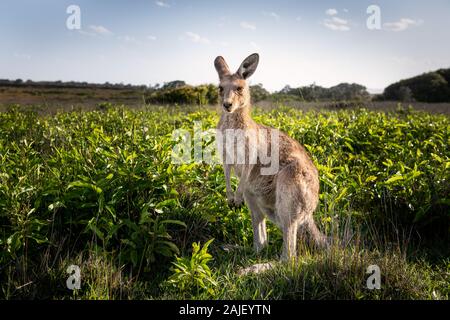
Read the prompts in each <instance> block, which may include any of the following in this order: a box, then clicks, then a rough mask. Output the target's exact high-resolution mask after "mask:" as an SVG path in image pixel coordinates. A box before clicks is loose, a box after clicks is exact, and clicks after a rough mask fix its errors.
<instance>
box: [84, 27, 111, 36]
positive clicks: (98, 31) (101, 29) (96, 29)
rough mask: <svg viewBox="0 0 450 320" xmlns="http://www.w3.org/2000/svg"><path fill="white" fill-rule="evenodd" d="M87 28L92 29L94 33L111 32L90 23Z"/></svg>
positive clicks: (104, 33) (106, 33)
mask: <svg viewBox="0 0 450 320" xmlns="http://www.w3.org/2000/svg"><path fill="white" fill-rule="evenodd" d="M89 29H90V30H92V31H94V32H95V33H96V34H100V35H111V34H113V33H112V32H111V31H109V30H108V29H107V28H105V27H104V26H95V25H91V26H89Z"/></svg>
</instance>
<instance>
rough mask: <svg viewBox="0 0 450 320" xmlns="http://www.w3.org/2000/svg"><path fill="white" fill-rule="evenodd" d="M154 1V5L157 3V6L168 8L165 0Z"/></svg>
mask: <svg viewBox="0 0 450 320" xmlns="http://www.w3.org/2000/svg"><path fill="white" fill-rule="evenodd" d="M155 3H156V5H157V6H158V7H161V8H170V4H168V3H167V2H164V1H156V2H155Z"/></svg>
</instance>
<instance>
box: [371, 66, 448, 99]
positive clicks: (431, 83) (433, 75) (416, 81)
mask: <svg viewBox="0 0 450 320" xmlns="http://www.w3.org/2000/svg"><path fill="white" fill-rule="evenodd" d="M379 98H380V99H385V100H399V101H421V102H450V69H439V70H437V71H434V72H428V73H424V74H421V75H419V76H415V77H412V78H409V79H405V80H401V81H399V82H396V83H394V84H391V85H390V86H388V87H387V88H386V89H385V90H384V92H383V95H382V96H381V97H379Z"/></svg>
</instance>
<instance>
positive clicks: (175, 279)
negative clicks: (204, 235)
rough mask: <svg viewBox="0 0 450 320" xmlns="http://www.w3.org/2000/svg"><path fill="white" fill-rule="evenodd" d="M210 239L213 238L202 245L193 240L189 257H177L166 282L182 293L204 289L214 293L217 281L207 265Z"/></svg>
mask: <svg viewBox="0 0 450 320" xmlns="http://www.w3.org/2000/svg"><path fill="white" fill-rule="evenodd" d="M212 241H213V239H211V240H209V241H207V242H206V243H205V244H204V245H203V247H200V243H196V242H194V243H193V244H192V255H191V257H177V258H176V261H175V262H173V265H174V267H173V268H172V271H173V274H172V275H171V276H170V277H169V279H168V282H169V283H170V284H172V285H174V286H175V287H176V288H178V289H179V290H180V291H181V292H183V293H186V292H192V291H195V292H196V293H197V294H198V292H199V291H200V290H205V291H207V292H208V293H209V294H211V295H214V287H216V286H217V282H216V281H215V280H214V277H213V275H212V272H211V270H210V269H209V266H208V262H210V261H211V260H212V256H211V254H209V253H208V246H209V245H210V244H211V242H212Z"/></svg>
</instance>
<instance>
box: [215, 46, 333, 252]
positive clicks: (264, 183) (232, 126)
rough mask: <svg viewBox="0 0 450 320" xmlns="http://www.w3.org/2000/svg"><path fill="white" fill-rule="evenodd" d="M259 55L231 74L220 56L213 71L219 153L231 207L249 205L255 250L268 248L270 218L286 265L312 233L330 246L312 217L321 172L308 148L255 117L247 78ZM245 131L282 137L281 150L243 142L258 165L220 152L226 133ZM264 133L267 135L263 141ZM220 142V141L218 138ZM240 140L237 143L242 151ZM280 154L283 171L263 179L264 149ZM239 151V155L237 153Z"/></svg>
mask: <svg viewBox="0 0 450 320" xmlns="http://www.w3.org/2000/svg"><path fill="white" fill-rule="evenodd" d="M258 62H259V55H258V54H257V53H254V54H252V55H250V56H248V57H247V58H246V59H245V60H244V61H243V62H242V64H241V65H240V67H239V69H238V70H237V71H236V72H235V73H231V72H230V69H229V67H228V65H227V63H226V62H225V59H224V58H223V57H221V56H218V57H217V58H216V59H215V60H214V66H215V68H216V70H217V73H218V75H219V81H220V85H219V96H220V103H221V105H222V108H221V109H222V112H221V116H220V120H219V123H218V127H217V129H218V133H220V134H221V138H220V139H222V141H218V143H219V154H220V155H221V157H222V161H223V168H224V173H225V179H226V193H227V202H228V204H229V205H230V206H240V205H242V203H243V202H244V201H245V203H246V204H247V206H248V208H249V209H250V212H251V218H252V227H253V245H254V249H255V250H256V252H257V253H259V252H260V251H261V250H262V249H263V248H264V247H265V246H266V245H267V232H266V220H265V219H266V217H267V218H268V219H269V220H271V221H272V222H274V223H275V224H276V225H277V226H278V227H279V228H280V229H281V230H282V232H283V250H282V254H281V259H282V260H290V259H291V258H293V257H295V256H296V254H297V236H298V235H299V236H300V235H302V234H303V231H307V232H308V233H309V235H310V237H311V238H312V240H314V242H315V244H316V245H317V246H319V247H327V246H328V243H327V238H326V237H325V235H324V234H322V233H321V232H320V231H319V229H318V228H317V226H316V224H315V223H314V220H313V212H314V211H315V209H316V207H317V204H318V202H319V176H318V171H317V168H316V167H315V165H314V163H313V162H312V160H311V158H310V156H309V155H308V153H307V151H306V150H305V148H304V147H303V146H301V145H300V144H299V143H298V142H297V141H296V140H294V139H292V138H290V137H289V136H288V135H287V134H285V133H283V132H281V131H279V130H277V129H273V128H270V127H267V126H264V125H261V124H258V123H256V122H255V121H254V120H253V119H252V117H251V102H250V89H249V86H248V84H247V81H246V80H247V79H248V78H249V77H250V76H251V75H252V74H253V73H254V72H255V70H256V67H257V66H258ZM230 130H243V131H247V132H250V131H252V132H257V133H258V134H259V135H258V134H257V135H256V137H261V133H264V134H266V135H268V136H271V137H272V136H275V135H276V136H278V145H277V146H276V145H273V142H272V139H267V140H265V141H264V143H262V142H261V141H262V140H261V139H260V138H257V139H244V140H240V142H241V143H244V144H245V150H246V151H249V150H250V149H252V148H253V150H257V151H258V159H257V161H256V163H250V162H249V161H248V159H247V158H245V161H244V162H243V163H237V162H232V163H229V161H226V160H227V156H229V154H228V153H229V150H228V149H227V150H225V149H224V148H222V149H221V146H223V145H225V140H226V139H225V137H226V134H225V133H226V132H227V131H230ZM264 134H263V135H262V136H264ZM218 139H219V138H218ZM238 143H239V141H237V142H236V141H235V140H234V139H233V144H234V145H235V147H237V144H238ZM263 145H266V146H267V149H268V150H269V151H270V150H273V149H274V148H277V149H278V157H279V159H271V160H272V161H273V160H276V161H278V162H277V163H278V170H276V171H275V172H274V173H272V174H262V170H263V169H264V168H265V167H266V166H265V164H263V163H262V161H260V159H259V155H260V152H264V150H262V149H264V148H263V147H262V146H263ZM233 152H234V151H233ZM231 170H234V174H235V175H236V176H237V177H238V178H239V184H238V187H237V190H236V192H235V193H233V190H232V188H231V183H230V176H231ZM298 230H300V232H298Z"/></svg>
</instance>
